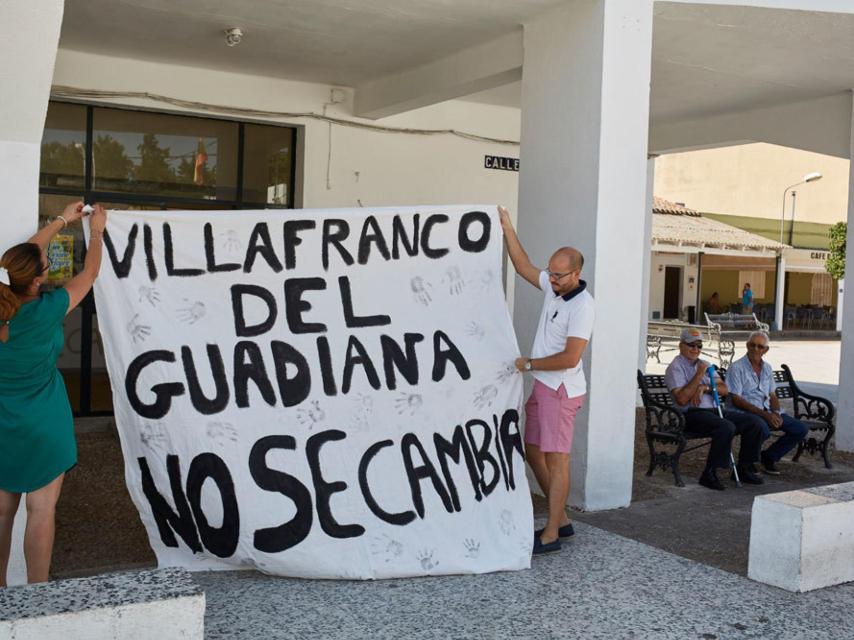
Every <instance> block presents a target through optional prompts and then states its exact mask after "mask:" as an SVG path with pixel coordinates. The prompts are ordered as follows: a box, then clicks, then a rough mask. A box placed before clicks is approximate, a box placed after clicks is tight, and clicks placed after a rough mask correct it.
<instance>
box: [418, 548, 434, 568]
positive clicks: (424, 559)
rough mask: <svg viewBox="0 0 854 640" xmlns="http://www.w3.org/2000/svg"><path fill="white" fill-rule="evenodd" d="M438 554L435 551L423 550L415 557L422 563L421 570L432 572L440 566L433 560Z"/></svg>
mask: <svg viewBox="0 0 854 640" xmlns="http://www.w3.org/2000/svg"><path fill="white" fill-rule="evenodd" d="M434 553H436V550H435V549H422V550H421V551H419V552H418V554H417V555H416V556H415V557H416V558H417V559H418V562H420V563H421V568H422V569H424V571H430V570H431V569H434V568H435V567H437V566H439V561H438V560H434V559H433V554H434Z"/></svg>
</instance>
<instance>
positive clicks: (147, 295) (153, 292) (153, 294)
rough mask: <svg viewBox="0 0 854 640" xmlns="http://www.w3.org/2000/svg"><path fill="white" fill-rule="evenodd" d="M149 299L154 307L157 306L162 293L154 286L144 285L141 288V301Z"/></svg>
mask: <svg viewBox="0 0 854 640" xmlns="http://www.w3.org/2000/svg"><path fill="white" fill-rule="evenodd" d="M143 300H147V301H148V303H149V304H150V305H151V306H152V307H156V306H157V303H158V302H160V293H159V292H158V291H157V289H155V288H154V287H149V286H146V285H142V286H141V287H140V288H139V301H140V302H142V301H143Z"/></svg>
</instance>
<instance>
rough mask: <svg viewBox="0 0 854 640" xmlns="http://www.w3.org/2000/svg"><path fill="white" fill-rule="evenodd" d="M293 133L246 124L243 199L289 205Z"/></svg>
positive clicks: (278, 128) (291, 130) (290, 130)
mask: <svg viewBox="0 0 854 640" xmlns="http://www.w3.org/2000/svg"><path fill="white" fill-rule="evenodd" d="M293 143H294V130H293V129H286V128H282V127H265V126H263V125H256V124H247V125H245V133H244V143H243V144H244V148H243V176H244V177H243V200H244V201H245V202H255V203H259V204H273V205H280V206H288V205H290V204H292V203H291V200H290V197H291V194H290V193H289V191H288V185H289V184H290V183H291V174H292V166H293V165H292V163H293Z"/></svg>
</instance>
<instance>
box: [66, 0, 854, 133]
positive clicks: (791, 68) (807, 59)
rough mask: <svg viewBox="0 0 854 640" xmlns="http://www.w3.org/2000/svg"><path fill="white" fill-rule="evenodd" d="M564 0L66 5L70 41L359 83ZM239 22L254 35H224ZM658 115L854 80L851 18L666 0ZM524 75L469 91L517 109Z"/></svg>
mask: <svg viewBox="0 0 854 640" xmlns="http://www.w3.org/2000/svg"><path fill="white" fill-rule="evenodd" d="M560 2H561V0H417V1H416V0H410V1H408V2H404V1H402V0H310V1H308V0H251V1H249V0H66V9H65V19H64V23H63V28H62V36H61V41H60V46H62V47H65V48H69V49H77V50H84V51H90V52H94V53H102V54H110V55H116V56H122V57H134V58H142V59H147V60H155V61H172V62H176V63H180V64H187V65H191V66H202V67H209V68H217V69H224V70H230V71H242V72H246V73H251V74H257V75H269V76H276V77H282V78H290V79H294V80H305V81H312V82H322V83H329V84H338V85H345V86H354V85H357V84H360V83H363V82H365V81H367V80H372V79H375V78H379V77H382V76H386V75H388V74H391V73H394V72H399V71H402V70H405V69H408V68H411V67H413V66H416V65H420V64H424V63H426V62H429V61H431V60H435V59H436V58H438V57H443V56H448V55H450V54H452V53H454V52H457V51H460V50H463V49H466V48H469V47H471V46H473V45H476V44H480V43H482V42H486V41H489V40H491V39H493V38H496V37H498V36H500V35H503V34H506V33H508V32H510V31H512V30H516V29H520V28H521V24H522V23H524V22H525V21H526V20H528V19H530V18H531V17H532V16H535V15H537V14H539V13H542V12H543V11H546V10H548V9H549V8H550V7H551V6H553V5H556V4H559V3H560ZM233 26H238V27H241V28H242V29H243V31H244V33H245V37H244V41H243V43H242V44H241V45H240V46H238V47H234V48H229V47H226V46H225V44H224V40H223V36H222V32H223V30H224V29H226V28H228V27H233ZM653 38H654V41H653V64H652V98H651V119H652V121H653V122H660V121H673V120H682V119H686V118H690V117H697V116H704V115H711V114H716V113H723V112H727V111H733V110H740V109H745V108H750V107H761V106H769V105H773V104H780V103H783V102H792V101H797V100H803V99H807V98H812V97H818V96H825V95H831V94H835V93H839V92H841V91H845V90H848V89H851V88H852V87H854V14H830V13H818V12H812V11H782V10H769V9H761V8H748V7H738V6H720V5H708V4H705V5H694V4H684V3H681V2H680V3H671V2H658V3H657V4H656V5H655V23H654V32H653ZM519 96H520V86H519V83H515V84H511V85H507V86H504V87H499V88H497V89H493V90H491V91H488V92H484V93H481V94H476V95H473V96H469V98H468V99H471V100H477V101H484V102H490V103H493V104H503V105H510V106H518V105H519Z"/></svg>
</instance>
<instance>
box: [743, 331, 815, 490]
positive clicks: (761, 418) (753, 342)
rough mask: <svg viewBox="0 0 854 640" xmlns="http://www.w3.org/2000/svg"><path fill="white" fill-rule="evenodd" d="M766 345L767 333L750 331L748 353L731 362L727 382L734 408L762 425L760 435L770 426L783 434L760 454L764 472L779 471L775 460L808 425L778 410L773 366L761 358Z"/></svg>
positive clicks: (801, 436)
mask: <svg viewBox="0 0 854 640" xmlns="http://www.w3.org/2000/svg"><path fill="white" fill-rule="evenodd" d="M769 348H770V345H769V340H768V334H767V333H765V332H764V331H754V332H753V333H751V334H750V337H749V338H748V339H747V355H745V356H744V357H743V358H739V359H738V360H736V361H735V362H733V363H732V366H731V367H730V368H729V370H728V371H727V376H726V383H727V387H729V391H730V395H729V399H730V402H731V404H732V406H733V408H734V409H736V410H738V411H742V412H744V413H746V414H748V415H749V416H750V417H751V418H752V419H753V421H754V422H756V424H757V425H758V426H759V427H761V429H762V434H763V439H764V438H767V437H768V436H769V434H770V433H771V431H772V430H777V429H779V430H782V431H783V435H782V436H780V437H779V438H778V439H777V441H776V442H775V443H774V444H772V445H771V446H770V447H768V448H767V449H766V450H765V451H763V452H762V454H761V460H762V467H763V469H764V470H765V473H768V474H771V475H779V473H780V470H779V469H778V468H777V463H778V462H780V459H781V458H782V457H783V456H784V455H786V454H787V453H788V452H789V451H791V450H792V449H794V448H795V447H796V446H797V445H798V443H799V442H801V441H802V440H803V439H804V438H806V437H807V434H808V433H809V428H808V427H807V426H806V425H805V424H804V423H803V422H801V421H799V420H796V419H795V418H793V417H792V416H790V415H787V414H785V413H783V412H782V411H781V410H780V401H779V400H778V399H777V395H776V394H775V393H774V370H773V369H772V368H771V365H770V364H768V363H767V362H765V361H764V360H763V359H762V358H763V356H764V355H765V354H766V353H767V352H768V349H769Z"/></svg>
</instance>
